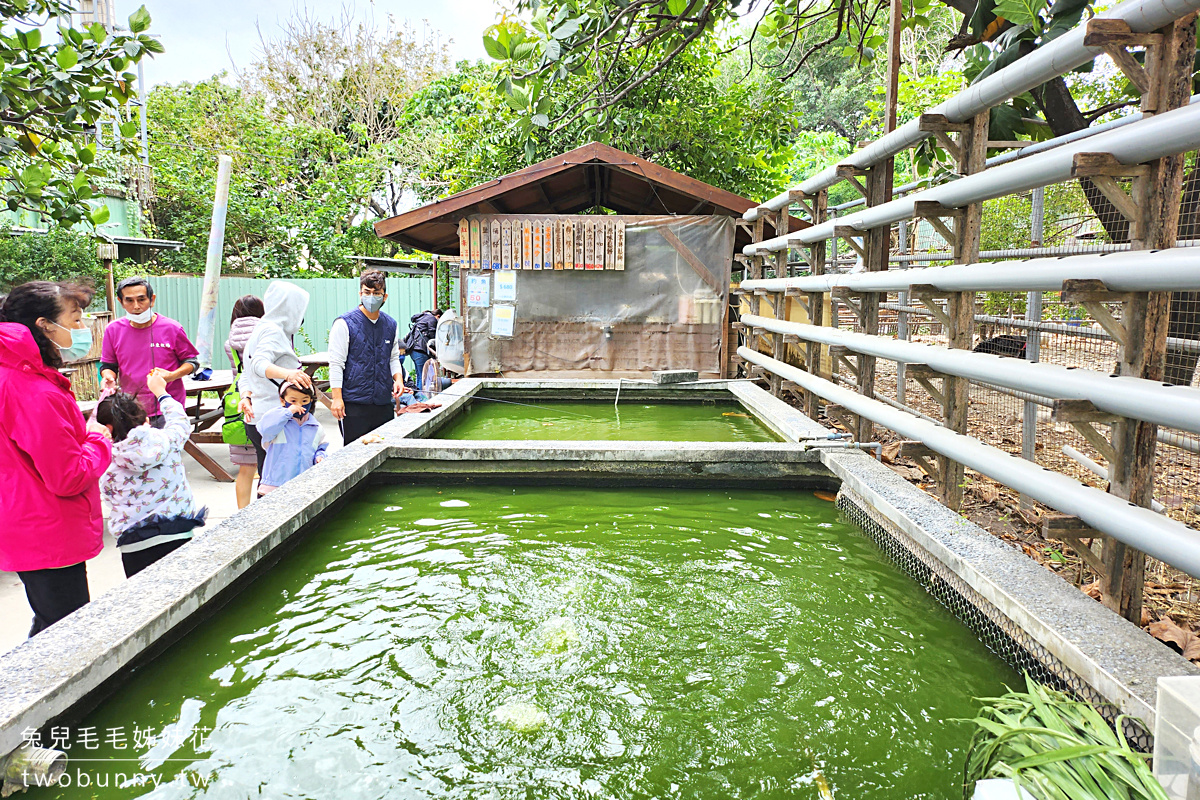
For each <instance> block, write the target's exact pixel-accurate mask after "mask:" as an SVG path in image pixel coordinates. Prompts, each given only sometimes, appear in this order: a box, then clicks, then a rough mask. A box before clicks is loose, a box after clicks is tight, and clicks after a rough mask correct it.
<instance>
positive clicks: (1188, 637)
mask: <svg viewBox="0 0 1200 800" xmlns="http://www.w3.org/2000/svg"><path fill="white" fill-rule="evenodd" d="M1148 630H1149V631H1150V635H1151V636H1153V637H1154V638H1155V639H1158V640H1159V641H1160V642H1166V644H1167V645H1168V646H1169V647H1171V649H1172V650H1177V651H1178V652H1180V653H1182V654H1183V657H1184V658H1186V659H1188V660H1189V661H1197V660H1200V636H1197V635H1196V634H1194V633H1192V632H1191V631H1189V630H1184V629H1183V628H1181V627H1179V626H1178V625H1176V624H1175V621H1174V620H1172V619H1170V618H1169V617H1168V618H1167V619H1160V620H1159V621H1158V622H1151V623H1150V627H1149V628H1148Z"/></svg>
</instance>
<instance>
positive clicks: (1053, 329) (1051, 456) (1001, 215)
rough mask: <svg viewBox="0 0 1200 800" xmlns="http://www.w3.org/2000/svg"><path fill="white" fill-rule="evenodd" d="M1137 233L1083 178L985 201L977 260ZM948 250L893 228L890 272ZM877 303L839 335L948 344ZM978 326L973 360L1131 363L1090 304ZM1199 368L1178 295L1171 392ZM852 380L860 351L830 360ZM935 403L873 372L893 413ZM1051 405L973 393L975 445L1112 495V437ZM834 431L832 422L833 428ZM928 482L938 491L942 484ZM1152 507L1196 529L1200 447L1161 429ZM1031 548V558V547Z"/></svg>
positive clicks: (854, 266)
mask: <svg viewBox="0 0 1200 800" xmlns="http://www.w3.org/2000/svg"><path fill="white" fill-rule="evenodd" d="M1117 185H1118V186H1119V187H1120V188H1121V189H1123V190H1124V191H1127V192H1135V191H1136V187H1134V185H1133V181H1132V180H1128V179H1126V180H1118V181H1117ZM1137 233H1138V232H1137V231H1135V230H1134V229H1133V227H1132V224H1131V222H1130V221H1129V220H1128V219H1127V218H1126V217H1125V216H1124V215H1123V214H1122V212H1121V211H1119V210H1118V208H1117V206H1116V205H1114V203H1113V202H1112V201H1111V200H1110V199H1109V197H1108V196H1106V194H1105V193H1104V192H1103V191H1101V189H1100V188H1099V187H1098V186H1096V185H1095V184H1093V183H1092V182H1091V181H1090V180H1087V179H1081V180H1076V181H1071V182H1069V183H1064V184H1059V185H1055V186H1049V187H1046V188H1045V189H1041V190H1034V191H1031V192H1025V193H1021V194H1015V195H1010V196H1006V197H1002V198H997V199H994V200H989V201H987V202H985V203H984V204H983V223H982V230H981V242H980V258H979V260H980V261H984V262H988V261H990V262H995V261H1003V260H1009V259H1018V258H1038V257H1049V258H1053V257H1062V256H1070V255H1080V254H1092V253H1107V252H1119V251H1122V250H1128V249H1131V248H1132V247H1133V245H1132V241H1133V239H1134V237H1135V236H1136V235H1137ZM860 244H861V242H860ZM1178 245H1179V246H1181V247H1196V246H1200V158H1198V155H1197V153H1189V154H1187V156H1186V157H1185V165H1184V182H1183V187H1182V194H1181V197H1180V224H1179V242H1178ZM824 246H825V248H826V251H825V252H826V263H827V271H828V272H855V271H862V270H863V269H864V264H863V259H862V258H861V257H860V256H859V255H858V253H857V251H856V249H855V248H853V247H852V246H850V245H849V244H848V243H846V242H844V241H843V242H841V243H838V242H837V241H836V240H834V241H831V242H829V243H827V244H826V245H824ZM951 250H952V246H951V243H950V242H948V241H947V239H946V238H945V237H944V236H943V235H942V234H941V233H940V232H939V231H938V230H937V228H936V227H935V226H934V225H932V224H930V223H928V222H927V221H923V220H916V221H912V222H905V223H901V224H900V225H897V226H893V227H892V229H891V248H890V253H889V261H890V268H891V269H903V268H910V267H922V266H941V265H945V264H950V263H952V254H951ZM1198 258H1200V252H1198ZM806 273H807V265H806V263H805V262H804V260H803V259H801V258H796V259H794V260H792V261H791V263H790V265H789V269H788V274H801V275H802V274H806ZM770 274H771V273H768V276H769V275H770ZM878 298H879V303H880V310H879V317H878V324H877V326H876V327H875V329H873V330H870V331H867V330H865V328H864V325H863V321H862V319H861V318H860V317H859V315H858V314H856V313H855V312H854V310H853V309H852V307H851V305H850V304H851V303H852V302H854V300H855V298H853V297H847V296H842V297H840V298H839V297H838V295H837V293H835V297H834V300H833V308H834V324H836V325H837V326H838V327H840V328H842V329H844V330H851V331H856V332H868V333H875V334H877V335H880V336H891V337H898V338H903V339H906V340H909V341H913V342H918V343H926V344H934V345H938V346H945V345H946V344H947V338H946V331H945V330H944V327H943V325H942V323H941V322H939V321H938V319H937V318H936V316H935V314H934V313H933V312H932V311H931V310H930V309H929V308H927V307H924V306H922V305H921V303H920V302H917V301H916V300H914V299H913V298H911V297H909V293H908V292H891V293H886V294H883V293H881V294H879V295H878ZM1104 308H1105V309H1107V310H1108V312H1109V314H1110V315H1111V316H1112V317H1113V318H1114V319H1116V320H1117V321H1118V322H1119V321H1120V319H1121V316H1122V309H1123V305H1122V304H1121V303H1113V304H1105V305H1104ZM974 315H975V319H974V331H973V337H972V342H971V346H972V348H973V349H975V350H977V351H981V352H987V353H992V354H995V355H999V356H1005V357H1011V358H1021V359H1025V360H1028V361H1036V362H1041V363H1047V364H1057V365H1062V366H1066V367H1072V368H1076V369H1084V370H1089V371H1093V372H1097V373H1101V374H1115V373H1116V372H1117V371H1118V370H1119V364H1120V358H1121V351H1120V347H1119V344H1118V342H1117V341H1116V339H1114V337H1113V335H1112V334H1111V333H1110V332H1109V331H1108V330H1106V329H1105V328H1104V326H1103V325H1102V324H1101V323H1100V321H1098V320H1097V319H1095V318H1094V315H1093V314H1092V313H1091V312H1089V311H1088V309H1087V308H1085V307H1084V306H1083V305H1080V304H1077V303H1071V302H1064V301H1063V299H1062V294H1061V293H1060V292H980V293H977V294H976V296H975V308H974ZM1198 365H1200V292H1174V293H1172V295H1171V314H1170V323H1169V330H1168V340H1167V356H1166V362H1165V375H1164V380H1165V382H1167V383H1171V384H1174V385H1186V386H1197V385H1198V375H1197V373H1198V372H1200V370H1198V369H1197V367H1198ZM855 370H856V367H855V359H854V357H853V354H851V353H846V354H845V357H844V358H841V359H835V360H834V371H835V374H834V376H833V377H834V379H835V380H836V381H837V382H838V383H839V384H841V385H843V386H847V387H849V388H858V383H859V378H858V376H857V375H856V374H855ZM939 391H940V383H939V381H937V380H936V379H933V380H930V379H929V378H928V377H926V376H925V375H917V376H915V377H914V376H913V375H912V374H911V373H910V372H909V371H908V370H906V369H905V366H904V365H897V364H896V363H895V362H891V361H886V360H883V359H876V361H875V382H874V393H875V396H876V397H877V398H879V399H881V400H883V401H884V402H887V403H889V404H890V405H893V406H898V407H902V408H905V409H907V410H910V411H912V412H913V413H916V414H918V415H920V416H922V417H925V418H926V419H929V420H932V421H939V422H940V420H942V419H943V408H942V403H941V401H940V399H939V398H938V396H937V395H938V393H939ZM1055 399H1057V398H1051V397H1039V396H1034V395H1029V394H1024V393H1021V392H1016V391H1013V390H1010V389H1006V388H1003V387H999V386H994V385H989V384H986V383H981V382H971V384H970V391H969V410H968V415H967V416H968V430H967V433H968V434H970V435H971V436H973V437H975V438H977V439H979V440H980V441H982V442H984V443H986V444H988V445H991V446H993V447H996V448H999V449H1001V450H1004V451H1006V452H1009V453H1012V454H1014V455H1018V456H1022V457H1024V458H1027V459H1029V460H1032V461H1035V462H1036V463H1038V464H1039V465H1041V466H1043V467H1046V468H1047V469H1050V470H1053V471H1055V472H1059V473H1062V474H1064V475H1068V476H1070V477H1072V478H1074V479H1075V480H1078V481H1080V482H1081V483H1084V484H1086V485H1089V486H1094V487H1097V488H1100V489H1105V488H1106V487H1107V485H1108V469H1109V464H1108V459H1107V458H1106V455H1105V452H1104V447H1103V445H1104V439H1103V438H1100V437H1097V436H1096V435H1095V434H1094V433H1089V430H1090V429H1089V430H1084V426H1077V425H1075V424H1072V423H1070V422H1065V421H1061V420H1058V419H1056V418H1055V417H1054V414H1053V413H1052V412H1053V403H1054V400H1055ZM826 421H827V422H830V423H835V420H833V419H832V418H827V420H826ZM877 430H878V428H877ZM1081 430H1082V431H1083V432H1081ZM1095 430H1098V431H1099V432H1100V433H1101V434H1103V435H1105V436H1107V434H1108V433H1109V428H1108V426H1107V425H1105V424H1099V425H1097V426H1096V427H1095ZM1085 434H1088V435H1085ZM878 438H880V439H881V440H883V441H885V442H886V441H887V440H889V439H893V440H894V439H895V438H897V437H895V436H894V435H892V434H890V433H889V432H887V431H879V436H878ZM912 472H913V473H916V470H915V469H913V470H912ZM910 477H914V478H915V475H910ZM922 480H923V479H922ZM924 482H926V483H928V484H929V485H930V488H932V481H924ZM967 482H968V483H969V484H970V483H972V482H978V485H979V486H980V487H986V484H988V483H989V482H988V481H987V479H985V478H983V477H982V476H977V475H974V474H973V473H971V472H970V471H968V478H967ZM1002 491H1005V490H1004V487H999V486H998V485H992V486H991V487H990V488H984V490H983V494H984V495H985V496H988V497H990V496H992V495H994V494H995V493H997V492H1002ZM1010 494H1011V492H1010ZM1153 495H1154V499H1155V508H1156V510H1158V511H1159V512H1160V513H1162V514H1165V515H1166V516H1169V517H1171V518H1173V519H1176V520H1179V521H1180V522H1183V523H1185V524H1187V525H1189V526H1191V527H1194V528H1200V436H1197V435H1195V434H1191V433H1188V432H1184V431H1179V430H1170V429H1160V430H1159V431H1158V445H1157V454H1156V461H1155V472H1154V488H1153ZM1013 499H1014V501H1015V500H1019V498H1015V497H1014V498H1013ZM1024 505H1029V506H1030V507H1032V504H1024ZM1048 510H1049V509H1043V511H1048ZM1021 546H1023V547H1025V548H1026V552H1030V550H1029V545H1028V544H1022V545H1021ZM1035 550H1037V552H1030V554H1031V555H1033V556H1035V557H1036V558H1038V560H1050V561H1061V562H1062V563H1061V564H1053V565H1052V566H1054V567H1055V568H1056V569H1059V570H1060V572H1062V571H1065V572H1067V573H1069V574H1065V575H1064V577H1067V578H1068V579H1071V580H1074V581H1075V582H1076V583H1077V584H1078V585H1084V584H1088V583H1091V582H1093V581H1095V580H1096V579H1097V577H1098V576H1097V575H1096V574H1095V573H1094V571H1092V570H1091V568H1090V567H1089V566H1088V565H1087V563H1085V562H1084V561H1083V560H1082V559H1080V558H1078V557H1075V556H1073V555H1072V554H1071V553H1070V551H1069V549H1068V548H1066V547H1063V546H1062V544H1061V543H1055V542H1049V543H1046V545H1045V546H1044V547H1042V548H1040V550H1038V548H1035ZM1147 580H1148V585H1149V586H1150V589H1148V591H1149V592H1158V593H1159V595H1158V600H1159V601H1161V602H1160V603H1159V606H1160V608H1163V607H1165V608H1167V609H1169V610H1170V612H1171V613H1172V614H1173V616H1175V617H1176V619H1178V620H1180V621H1184V620H1187V621H1188V622H1200V582H1197V581H1194V580H1193V579H1191V578H1188V577H1187V576H1186V575H1183V574H1182V573H1180V572H1178V571H1177V570H1174V569H1172V568H1170V567H1168V566H1167V565H1165V564H1163V563H1161V562H1158V561H1155V560H1153V559H1150V560H1149V561H1148V564H1147Z"/></svg>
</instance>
